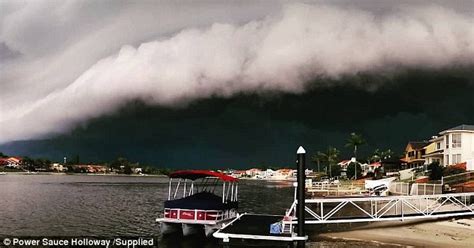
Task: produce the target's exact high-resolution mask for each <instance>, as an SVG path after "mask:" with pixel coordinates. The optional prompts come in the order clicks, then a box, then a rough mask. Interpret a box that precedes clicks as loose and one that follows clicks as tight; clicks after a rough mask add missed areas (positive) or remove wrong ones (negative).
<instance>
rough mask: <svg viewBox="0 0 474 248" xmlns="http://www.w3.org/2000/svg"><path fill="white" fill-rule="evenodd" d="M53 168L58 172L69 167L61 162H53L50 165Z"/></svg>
mask: <svg viewBox="0 0 474 248" xmlns="http://www.w3.org/2000/svg"><path fill="white" fill-rule="evenodd" d="M49 168H50V169H51V170H53V171H58V172H63V171H66V170H67V168H66V167H64V166H63V165H62V164H60V163H53V164H51V166H50V167H49Z"/></svg>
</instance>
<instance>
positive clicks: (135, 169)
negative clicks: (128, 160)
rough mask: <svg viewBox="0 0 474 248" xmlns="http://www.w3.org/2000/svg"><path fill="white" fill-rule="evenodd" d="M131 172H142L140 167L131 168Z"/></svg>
mask: <svg viewBox="0 0 474 248" xmlns="http://www.w3.org/2000/svg"><path fill="white" fill-rule="evenodd" d="M133 173H135V174H142V173H143V169H142V168H140V167H137V168H133Z"/></svg>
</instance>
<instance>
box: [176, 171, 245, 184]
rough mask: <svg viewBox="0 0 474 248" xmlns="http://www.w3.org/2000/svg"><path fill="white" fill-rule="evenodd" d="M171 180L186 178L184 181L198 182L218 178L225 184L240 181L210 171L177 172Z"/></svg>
mask: <svg viewBox="0 0 474 248" xmlns="http://www.w3.org/2000/svg"><path fill="white" fill-rule="evenodd" d="M169 177H170V178H184V179H191V180H196V179H199V178H205V177H217V178H219V179H221V180H222V181H225V182H235V181H238V179H237V178H235V177H232V176H228V175H226V174H223V173H220V172H215V171H210V170H181V171H175V172H173V173H171V174H170V175H169Z"/></svg>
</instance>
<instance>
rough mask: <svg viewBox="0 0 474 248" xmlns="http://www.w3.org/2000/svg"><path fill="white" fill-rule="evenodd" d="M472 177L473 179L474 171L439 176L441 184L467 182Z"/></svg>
mask: <svg viewBox="0 0 474 248" xmlns="http://www.w3.org/2000/svg"><path fill="white" fill-rule="evenodd" d="M472 179H474V171H468V172H464V173H459V174H455V175H449V176H445V177H441V184H443V185H444V184H452V183H460V182H467V181H470V180H472Z"/></svg>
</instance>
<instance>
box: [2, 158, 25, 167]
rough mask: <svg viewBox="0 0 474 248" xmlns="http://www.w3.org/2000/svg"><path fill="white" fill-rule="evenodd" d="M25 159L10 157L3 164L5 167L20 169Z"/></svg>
mask: <svg viewBox="0 0 474 248" xmlns="http://www.w3.org/2000/svg"><path fill="white" fill-rule="evenodd" d="M22 162H23V159H22V158H21V157H9V158H7V159H6V160H4V161H3V162H2V164H4V166H5V167H9V168H15V169H19V168H20V166H21V164H22Z"/></svg>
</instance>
